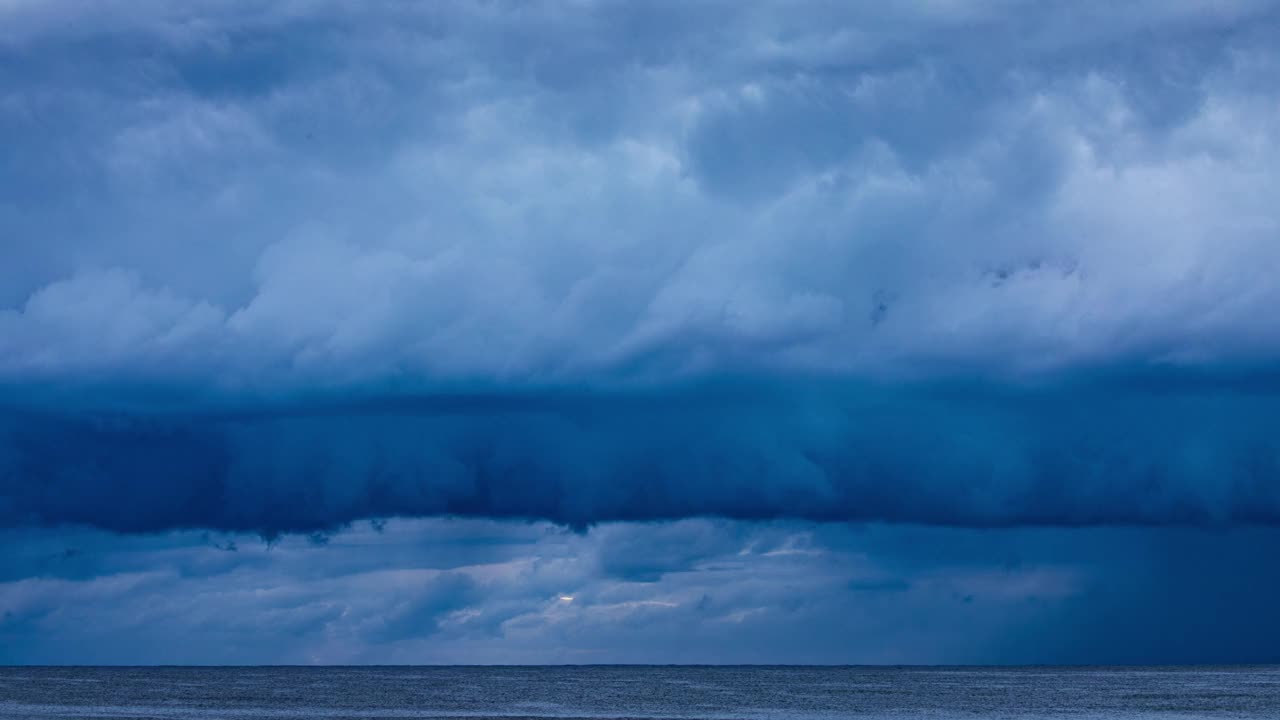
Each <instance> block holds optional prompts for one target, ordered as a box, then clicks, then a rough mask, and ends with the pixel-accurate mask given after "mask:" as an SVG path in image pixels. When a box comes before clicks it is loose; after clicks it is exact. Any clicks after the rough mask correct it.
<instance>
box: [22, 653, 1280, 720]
mask: <svg viewBox="0 0 1280 720" xmlns="http://www.w3.org/2000/svg"><path fill="white" fill-rule="evenodd" d="M449 717H460V718H461V717H465V718H478V717H502V718H703V719H705V718H789V719H794V718H846V717H847V718H1077V719H1080V720H1084V719H1086V718H1144V719H1145V718H1179V719H1182V720H1187V719H1190V718H1259V719H1261V718H1266V719H1267V720H1276V719H1277V718H1280V667H1277V666H1269V667H1220V668H1217V667H1201V668H907V669H903V668H865V667H859V668H815V667H618V666H612V667H610V666H605V667H452V668H450V667H382V668H20V667H12V668H0V718H449Z"/></svg>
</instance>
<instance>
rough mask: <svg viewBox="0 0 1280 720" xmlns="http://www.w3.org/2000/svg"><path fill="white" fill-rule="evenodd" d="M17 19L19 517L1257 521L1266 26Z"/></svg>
mask: <svg viewBox="0 0 1280 720" xmlns="http://www.w3.org/2000/svg"><path fill="white" fill-rule="evenodd" d="M0 27H2V28H3V30H0V87H3V88H4V90H3V91H2V94H0V134H3V136H4V137H6V138H7V139H8V141H6V142H5V143H4V144H3V146H2V147H0V186H3V187H5V188H7V189H9V190H7V191H6V192H5V193H4V194H3V196H2V197H0V243H3V248H4V251H5V252H4V259H5V262H3V263H0V402H2V404H3V411H0V524H2V525H4V526H11V527H12V526H30V525H38V526H44V525H62V524H76V523H79V524H88V525H93V526H97V527H100V528H107V529H112V530H118V531H129V532H151V531H159V530H166V529H172V528H188V527H204V528H217V529H225V530H233V531H250V532H260V533H263V534H265V535H268V536H274V535H276V534H278V533H281V532H292V531H305V532H311V531H317V530H327V529H332V528H335V527H339V526H341V525H343V524H345V523H349V522H351V521H353V520H356V519H360V518H367V517H384V516H400V515H437V514H451V515H480V516H494V517H520V518H539V519H547V520H552V521H555V522H561V523H568V524H572V525H575V526H585V525H589V524H591V523H597V522H602V521H609V520H649V519H659V518H678V517H686V516H694V515H698V516H700V515H720V516H728V517H734V518H743V519H767V518H779V517H786V518H808V519H818V520H879V521H889V522H910V523H927V524H940V525H952V526H1006V525H1035V524H1049V525H1099V524H1149V525H1170V524H1182V525H1213V524H1217V525H1226V524H1238V523H1264V524H1276V523H1277V522H1280V491H1278V490H1277V489H1276V488H1277V487H1280V486H1278V485H1277V483H1276V482H1275V479H1276V477H1277V474H1278V472H1277V471H1278V468H1280V440H1277V439H1276V438H1275V436H1274V433H1273V432H1270V431H1268V430H1267V428H1271V427H1275V426H1276V421H1277V420H1278V419H1280V402H1278V401H1277V395H1276V392H1277V390H1278V389H1280V386H1277V384H1276V381H1275V372H1274V368H1275V367H1276V364H1277V361H1278V360H1280V325H1278V324H1277V323H1276V322H1274V319H1273V317H1272V315H1273V308H1275V307H1277V306H1280V282H1277V281H1276V270H1277V268H1280V213H1278V211H1277V207H1276V204H1275V201H1274V198H1275V197H1280V174H1278V171H1277V168H1280V125H1278V124H1277V123H1276V122H1275V118H1276V113H1277V108H1280V52H1277V51H1276V49H1275V47H1274V37H1276V36H1277V34H1280V14H1278V12H1277V6H1276V4H1275V3H1271V2H1246V1H1244V0H1241V1H1239V2H1226V3H1204V2H1193V1H1190V0H1188V1H1186V2H1144V3H1136V4H1135V3H1128V4H1125V5H1123V6H1104V5H1100V4H1094V3H1089V4H1068V5H1063V6H1061V7H1057V8H1049V9H1046V8H1045V7H1043V5H1042V4H1038V3H1036V4H1032V3H1023V2H991V3H971V4H963V5H962V4H955V3H946V2H937V3H921V4H917V5H914V6H912V7H910V8H908V7H901V8H884V7H878V6H871V5H868V6H865V7H860V6H858V7H850V6H848V5H846V4H841V3H817V2H814V3H801V4H798V5H795V6H789V7H787V8H786V9H783V8H781V7H778V8H771V7H768V6H745V5H743V4H740V3H645V4H643V5H640V6H636V5H629V4H622V3H612V2H586V3H577V4H573V5H550V6H527V5H523V4H506V3H432V4H428V5H422V6H417V5H415V6H405V5H402V4H398V3H362V4H360V5H358V6H357V5H353V4H349V3H342V2H330V3H317V4H308V5H305V6H304V5H295V4H283V5H276V6H273V7H271V8H267V9H264V8H261V7H260V6H257V5H256V4H251V3H199V2H197V3H188V4H184V5H183V6H182V7H177V8H175V7H173V6H171V5H169V4H166V3H151V2H140V3H134V4H131V5H130V6H129V7H127V8H120V7H104V6H100V5H97V4H92V3H83V4H81V3H60V4H56V5H49V4H37V3H25V2H18V3H5V4H2V5H0Z"/></svg>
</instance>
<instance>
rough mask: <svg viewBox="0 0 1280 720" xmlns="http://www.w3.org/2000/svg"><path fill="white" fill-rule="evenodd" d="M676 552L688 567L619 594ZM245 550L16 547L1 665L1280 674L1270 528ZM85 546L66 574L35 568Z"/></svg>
mask: <svg viewBox="0 0 1280 720" xmlns="http://www.w3.org/2000/svg"><path fill="white" fill-rule="evenodd" d="M679 538H685V539H689V540H690V542H689V543H688V544H689V548H688V549H687V550H686V551H685V552H684V553H683V558H684V560H683V561H682V562H681V563H679V564H680V565H681V566H680V567H674V566H673V567H670V568H668V569H666V570H663V571H660V572H655V573H653V574H651V575H648V574H646V575H645V576H643V577H636V576H634V574H633V573H629V572H627V573H621V574H619V573H618V572H616V569H617V568H618V567H619V566H620V563H621V564H622V565H630V566H632V567H635V566H638V565H643V564H645V563H647V562H648V559H649V558H650V557H652V556H653V555H654V554H655V552H656V553H659V554H661V553H662V551H663V550H664V549H665V548H669V547H671V546H672V545H674V544H679V540H678V539H679ZM236 539H237V540H238V546H239V548H240V549H239V551H238V552H236V553H227V552H224V551H221V550H218V549H216V548H214V547H211V545H210V543H209V542H208V541H207V539H206V538H203V537H201V536H200V534H199V533H175V534H170V535H166V536H147V537H139V536H123V537H122V536H113V535H107V534H102V533H95V532H89V531H77V532H68V531H60V532H50V531H34V532H33V531H22V532H14V531H7V532H5V533H4V535H3V537H0V542H2V543H3V545H4V547H6V548H7V549H8V550H9V551H7V552H6V553H5V555H4V558H5V559H4V560H3V561H0V562H3V568H4V578H3V579H2V580H0V618H3V619H0V641H3V642H0V660H3V661H4V662H110V663H119V662H128V663H137V662H206V663H207V662H230V663H263V662H268V663H278V662H287V663H315V662H328V663H335V662H336V663H365V662H374V663H387V662H405V663H423V662H450V663H452V662H619V661H621V662H673V661H674V662H838V663H848V662H890V663H893V662H931V663H954V662H1019V663H1022V662H1046V661H1050V662H1151V661H1159V662H1194V661H1201V662H1216V661H1223V660H1233V661H1274V660H1275V648H1276V639H1277V637H1278V635H1277V633H1280V626H1278V625H1277V624H1276V622H1274V620H1272V619H1271V618H1273V616H1274V613H1269V612H1267V610H1268V609H1269V608H1270V607H1271V605H1272V604H1274V602H1275V601H1276V600H1277V593H1280V586H1277V584H1276V582H1275V579H1274V577H1273V573H1270V572H1269V568H1270V566H1271V563H1270V562H1269V560H1270V558H1271V557H1272V556H1273V555H1274V553H1275V551H1276V543H1277V537H1276V533H1275V531H1274V530H1231V531H1225V532H1205V531H1190V530H1179V529H1092V530H1079V529H1077V530H1069V531H1063V530H1049V529H1035V530H1001V531H990V530H987V531H967V530H950V529H938V528H920V527H885V526H877V525H869V526H841V525H821V526H813V525H807V524H795V523H771V524H742V523H731V522H720V521H716V522H712V521H703V520H685V521H679V522H677V523H670V524H667V523H663V524H619V525H607V526H602V527H599V528H596V529H593V530H591V531H590V532H588V533H585V534H575V533H565V532H562V531H559V530H557V529H555V528H553V527H549V526H546V525H540V524H533V525H526V524H510V523H494V522H489V521H451V520H425V521H391V522H389V523H388V524H387V525H386V528H385V530H384V531H383V532H381V533H379V532H377V531H375V530H373V529H371V528H367V527H364V528H356V529H353V530H351V531H348V532H344V533H339V534H337V535H335V536H334V537H333V539H332V540H331V542H330V543H329V544H328V545H326V546H323V547H318V546H315V545H313V544H310V543H308V542H306V541H305V540H304V539H302V538H286V539H283V540H281V541H280V542H279V543H276V544H273V545H270V546H268V545H265V544H263V543H261V542H260V541H257V540H255V539H254V538H251V537H243V536H241V537H237V538H236ZM70 540H73V541H74V542H76V543H77V544H79V545H80V546H82V547H83V548H85V549H84V551H83V553H82V554H81V556H80V557H79V559H78V560H77V562H78V563H79V568H78V569H77V570H76V571H75V572H73V573H67V572H63V571H62V570H59V569H57V568H58V567H64V566H55V565H52V564H44V565H40V563H43V562H44V561H43V560H38V559H37V558H39V557H44V556H45V555H46V554H47V553H46V551H48V550H52V551H54V552H58V551H59V550H58V549H59V548H62V547H63V546H64V543H66V542H68V541H70ZM494 540H498V542H496V543H495V542H493V541H494ZM477 546H480V547H483V548H485V549H484V550H482V551H480V552H477V550H476V548H477ZM31 563H34V564H31ZM19 566H22V567H25V569H20V567H19ZM191 568H201V571H200V572H194V573H193V572H190V569H191ZM1171 625H1172V626H1176V627H1178V628H1179V632H1178V633H1176V634H1171V633H1169V632H1168V627H1170V626H1171ZM174 637H182V638H184V642H182V643H174V642H173V641H172V639H173V638H174Z"/></svg>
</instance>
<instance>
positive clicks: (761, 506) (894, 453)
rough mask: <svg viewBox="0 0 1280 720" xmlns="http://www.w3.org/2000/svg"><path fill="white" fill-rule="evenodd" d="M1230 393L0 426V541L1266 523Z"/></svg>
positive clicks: (811, 393) (503, 399)
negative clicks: (432, 520) (344, 530)
mask: <svg viewBox="0 0 1280 720" xmlns="http://www.w3.org/2000/svg"><path fill="white" fill-rule="evenodd" d="M1240 382H1241V383H1242V384H1243V388H1230V387H1229V388H1228V389H1225V390H1224V389H1222V388H1220V387H1218V386H1217V384H1216V383H1215V384H1211V385H1210V386H1208V387H1205V386H1203V385H1201V384H1198V383H1196V382H1193V381H1190V380H1185V379H1182V380H1177V379H1175V380H1170V381H1168V382H1166V383H1154V384H1153V383H1150V382H1140V383H1136V384H1135V382H1134V381H1131V380H1112V381H1107V382H1098V383H1096V384H1094V385H1084V384H1082V385H1079V386H1074V387H1067V388H1062V387H1056V386H1055V387H1053V388H1050V389H1022V390H1010V389H1008V388H1002V387H991V386H981V385H975V386H972V387H968V386H940V387H916V388H904V387H902V386H892V387H888V388H886V387H874V386H864V387H849V386H844V385H839V384H836V385H832V384H830V383H823V382H814V383H809V384H804V385H802V384H800V383H798V382H795V381H792V382H788V383H787V384H785V385H783V386H777V387H771V386H769V385H767V384H753V383H751V382H746V381H742V382H737V383H733V384H726V385H724V386H719V387H694V388H687V389H683V390H679V391H668V392H661V393H655V392H644V393H631V394H619V393H615V394H591V393H582V392H577V391H562V392H550V391H547V392H541V393H526V394H521V395H500V394H474V395H457V396H452V397H444V396H439V395H437V396H431V397H424V398H418V399H413V398H406V397H403V396H398V397H383V398H371V399H367V400H362V401H351V400H343V401H333V402H316V403H311V404H293V405H289V406H280V405H276V406H263V405H255V406H251V407H248V408H246V409H244V410H240V411H230V410H226V409H218V410H209V411H206V412H190V411H185V412H179V411H153V412H136V411H135V412H120V411H116V412H111V413H103V412H96V413H93V412H77V413H71V412H68V411H66V410H65V409H58V410H48V409H29V410H26V411H22V412H10V413H7V414H6V415H5V416H4V418H3V425H0V431H2V432H0V523H3V524H6V525H24V524H34V525H58V524H68V523H74V524H86V525H92V526H97V527H101V528H106V529H111V530H118V531H125V532H154V531H161V530H169V529H173V528H189V527H201V528H215V529H221V530H232V531H254V532H258V533H261V534H263V535H265V536H268V537H270V536H274V535H277V534H279V533H284V532H310V531H325V530H332V529H335V528H338V527H340V526H343V525H344V524H347V523H350V522H352V521H354V520H358V519H361V518H370V517H387V516H429V515H460V516H485V517H502V518H528V519H546V520H551V521H554V522H557V523H563V524H569V525H574V526H587V525H591V524H594V523H599V522H604V521H612V520H658V519H670V518H680V517H688V516H724V517H730V518H738V519H771V518H803V519H812V520H835V521H883V522H902V523H922V524H937V525H950V526H974V527H990V526H1019V525H1057V526H1078V525H1109V524H1145V525H1230V524H1251V523H1262V524H1271V525H1273V524H1277V523H1280V491H1277V486H1276V484H1275V482H1274V478H1275V477H1276V476H1277V472H1280V441H1278V440H1277V439H1276V437H1275V435H1274V432H1273V431H1272V430H1271V429H1270V428H1274V427H1275V426H1276V422H1277V421H1280V402H1277V397H1276V394H1275V393H1276V389H1275V388H1269V389H1265V390H1262V391H1259V390H1257V388H1254V387H1252V386H1251V385H1249V384H1248V383H1246V382H1245V381H1240ZM1255 382H1260V383H1262V384H1263V385H1264V386H1265V385H1266V384H1267V381H1266V380H1265V379H1263V380H1260V381H1255Z"/></svg>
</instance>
